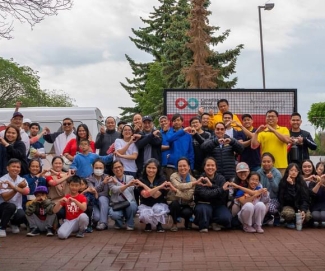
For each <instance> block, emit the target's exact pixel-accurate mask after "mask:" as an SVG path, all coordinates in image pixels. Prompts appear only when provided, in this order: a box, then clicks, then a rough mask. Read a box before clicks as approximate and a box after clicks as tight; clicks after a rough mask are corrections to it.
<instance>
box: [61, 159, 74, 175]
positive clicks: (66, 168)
mask: <svg viewBox="0 0 325 271" xmlns="http://www.w3.org/2000/svg"><path fill="white" fill-rule="evenodd" d="M61 158H62V159H63V171H65V172H68V171H69V169H70V166H71V164H72V162H71V161H70V160H69V159H68V158H67V157H65V156H64V155H61Z"/></svg>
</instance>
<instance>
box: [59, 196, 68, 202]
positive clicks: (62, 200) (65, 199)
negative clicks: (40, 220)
mask: <svg viewBox="0 0 325 271" xmlns="http://www.w3.org/2000/svg"><path fill="white" fill-rule="evenodd" d="M68 202H69V199H67V198H66V197H63V198H62V199H60V203H68Z"/></svg>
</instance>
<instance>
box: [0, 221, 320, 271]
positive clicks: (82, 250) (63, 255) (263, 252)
mask: <svg viewBox="0 0 325 271" xmlns="http://www.w3.org/2000/svg"><path fill="white" fill-rule="evenodd" d="M137 228H138V229H137V230H135V231H134V232H127V231H125V230H114V229H109V230H107V231H104V232H96V231H94V232H93V233H91V234H87V235H86V237H85V238H83V239H78V238H75V237H70V238H69V239H67V240H59V239H58V238H57V237H46V236H37V237H31V238H30V237H26V236H25V234H26V231H24V230H22V231H21V233H20V234H18V235H14V234H11V233H8V235H7V237H6V238H1V239H0V270H1V271H2V270H6V271H7V270H8V271H16V270H17V271H18V270H19V271H23V270H40V271H41V270H42V271H43V270H47V271H51V270H87V271H90V270H105V271H106V270H109V271H115V270H116V271H117V270H119V271H120V270H141V271H144V270H148V271H156V270H157V271H158V270H175V271H176V270H186V271H192V270H193V271H194V270H202V271H207V270H211V271H212V270H213V271H215V270H250V271H254V270H274V271H281V270H286V271H291V270H292V271H305V270H319V271H320V270H325V229H304V230H303V231H301V232H299V231H296V230H289V229H285V228H273V227H265V233H264V234H248V233H244V232H242V231H240V230H234V231H221V232H212V231H210V232H209V233H199V232H197V231H196V230H192V231H185V230H179V231H178V232H170V231H166V232H165V233H156V232H154V231H153V232H151V233H146V232H144V231H143V228H144V225H142V224H138V225H137ZM9 231H10V230H8V232H9Z"/></svg>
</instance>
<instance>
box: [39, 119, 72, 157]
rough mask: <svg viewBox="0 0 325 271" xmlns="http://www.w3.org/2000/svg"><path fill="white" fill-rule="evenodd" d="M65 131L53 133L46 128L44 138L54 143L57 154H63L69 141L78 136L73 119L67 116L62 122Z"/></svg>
mask: <svg viewBox="0 0 325 271" xmlns="http://www.w3.org/2000/svg"><path fill="white" fill-rule="evenodd" d="M62 128H63V132H55V133H51V132H50V129H49V128H44V129H46V134H44V135H43V138H44V140H45V141H46V142H48V143H53V145H54V151H55V155H61V154H62V153H63V150H64V148H65V146H66V145H67V143H68V142H69V141H70V140H71V139H73V138H76V135H75V133H74V130H73V120H72V119H70V118H65V119H64V120H63V123H62Z"/></svg>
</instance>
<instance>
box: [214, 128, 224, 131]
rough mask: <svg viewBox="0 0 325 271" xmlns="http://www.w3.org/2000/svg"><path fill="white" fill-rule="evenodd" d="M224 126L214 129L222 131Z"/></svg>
mask: <svg viewBox="0 0 325 271" xmlns="http://www.w3.org/2000/svg"><path fill="white" fill-rule="evenodd" d="M224 130H225V128H216V131H224Z"/></svg>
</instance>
